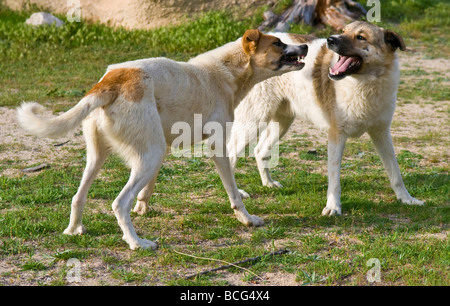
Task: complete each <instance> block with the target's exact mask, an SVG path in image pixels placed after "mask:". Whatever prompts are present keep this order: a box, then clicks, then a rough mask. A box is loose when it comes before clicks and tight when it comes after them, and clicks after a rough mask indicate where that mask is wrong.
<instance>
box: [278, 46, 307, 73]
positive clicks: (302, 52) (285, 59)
mask: <svg viewBox="0 0 450 306" xmlns="http://www.w3.org/2000/svg"><path fill="white" fill-rule="evenodd" d="M307 54H308V46H307V45H299V46H295V45H287V47H286V48H285V49H284V52H283V55H282V57H281V59H280V67H279V68H282V67H283V66H290V67H295V68H298V69H301V68H303V67H304V66H305V57H306V55H307Z"/></svg>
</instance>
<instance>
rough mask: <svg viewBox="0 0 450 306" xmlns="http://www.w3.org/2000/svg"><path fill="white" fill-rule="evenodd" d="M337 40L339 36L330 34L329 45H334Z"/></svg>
mask: <svg viewBox="0 0 450 306" xmlns="http://www.w3.org/2000/svg"><path fill="white" fill-rule="evenodd" d="M336 42H337V38H336V37H334V36H330V37H328V39H327V43H328V46H330V47H331V46H334V45H335V44H336Z"/></svg>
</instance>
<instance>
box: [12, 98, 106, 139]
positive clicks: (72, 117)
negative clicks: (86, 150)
mask: <svg viewBox="0 0 450 306" xmlns="http://www.w3.org/2000/svg"><path fill="white" fill-rule="evenodd" d="M106 98H108V96H106V97H102V96H97V95H87V96H86V97H84V98H83V99H82V100H81V101H80V102H79V103H78V104H77V105H75V106H74V107H73V108H71V109H70V110H68V111H67V112H65V113H64V114H62V115H60V116H57V117H53V118H42V117H40V116H38V114H40V113H42V111H43V110H44V109H45V107H43V106H42V105H40V104H38V103H36V102H27V103H22V105H21V106H20V107H19V108H18V109H17V120H18V121H19V124H20V126H21V127H22V128H23V129H25V130H26V131H28V132H29V133H31V134H33V135H36V136H39V137H48V138H58V137H62V136H64V135H66V134H67V133H68V132H70V131H71V130H73V129H75V128H76V127H78V126H79V125H80V124H81V122H82V121H83V119H85V118H86V117H87V116H88V115H89V114H90V113H91V112H92V111H93V110H94V109H96V108H97V107H100V106H103V105H107V104H108V103H110V101H109V99H106Z"/></svg>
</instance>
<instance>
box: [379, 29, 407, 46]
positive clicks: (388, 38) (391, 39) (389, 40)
mask: <svg viewBox="0 0 450 306" xmlns="http://www.w3.org/2000/svg"><path fill="white" fill-rule="evenodd" d="M384 41H385V42H386V44H387V45H389V46H391V47H392V48H393V49H394V51H395V50H397V48H399V49H400V50H402V51H405V50H406V45H405V42H404V41H403V38H402V37H401V36H400V35H399V34H397V33H395V32H394V31H390V30H385V31H384Z"/></svg>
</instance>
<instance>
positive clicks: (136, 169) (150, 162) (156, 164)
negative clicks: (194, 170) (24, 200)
mask: <svg viewBox="0 0 450 306" xmlns="http://www.w3.org/2000/svg"><path fill="white" fill-rule="evenodd" d="M165 152H166V148H165V144H161V143H158V144H152V145H150V146H149V148H148V150H147V151H146V152H141V153H140V155H139V158H136V159H135V161H134V162H133V163H131V174H130V179H129V180H128V182H127V184H126V185H125V187H124V188H123V189H122V191H121V192H120V194H119V196H118V197H117V198H116V199H115V200H114V202H113V204H112V208H113V211H114V214H115V215H116V218H117V221H118V223H119V226H120V228H121V229H122V232H123V239H124V240H125V241H126V242H127V243H128V245H129V246H130V248H131V249H132V250H134V249H137V248H139V247H141V248H143V249H147V248H151V249H156V248H157V244H156V243H154V242H152V241H149V240H145V239H141V238H138V236H137V234H136V231H135V229H134V227H133V224H132V223H131V218H130V211H131V206H132V205H133V202H134V199H135V198H136V196H137V195H138V193H139V192H140V191H141V190H142V189H143V188H144V187H145V186H148V184H149V182H150V181H151V180H152V179H154V178H155V177H156V176H157V175H158V172H159V169H160V167H161V165H162V162H163V159H164V155H165Z"/></svg>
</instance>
